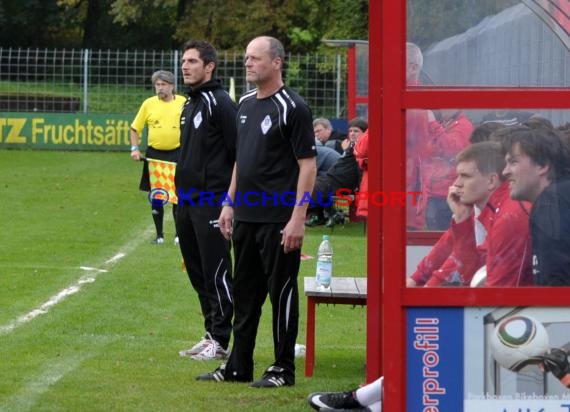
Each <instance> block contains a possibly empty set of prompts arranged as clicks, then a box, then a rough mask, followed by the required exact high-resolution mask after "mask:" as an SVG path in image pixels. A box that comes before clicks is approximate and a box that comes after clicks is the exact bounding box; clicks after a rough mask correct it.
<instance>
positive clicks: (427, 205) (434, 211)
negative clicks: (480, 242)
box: [418, 109, 473, 230]
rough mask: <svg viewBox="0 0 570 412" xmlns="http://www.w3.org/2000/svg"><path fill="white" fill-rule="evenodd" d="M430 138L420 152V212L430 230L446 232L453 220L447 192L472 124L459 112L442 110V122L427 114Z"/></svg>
mask: <svg viewBox="0 0 570 412" xmlns="http://www.w3.org/2000/svg"><path fill="white" fill-rule="evenodd" d="M428 117H429V119H430V123H429V137H428V140H427V142H426V143H425V144H424V145H422V148H421V151H420V167H419V177H420V183H421V192H422V195H421V199H420V204H419V206H418V207H419V210H420V213H422V212H423V213H425V216H426V227H427V229H428V230H445V229H447V228H448V227H449V223H450V221H451V210H450V209H449V207H448V205H447V194H448V189H449V187H450V186H451V185H452V183H453V181H454V180H455V177H456V176H457V174H456V171H455V156H457V154H458V153H459V152H460V151H461V150H462V149H464V148H465V147H467V145H468V144H469V136H471V132H472V131H473V125H472V124H471V121H470V120H469V119H468V118H467V116H466V115H465V114H464V113H463V112H462V111H461V110H457V109H443V110H441V121H438V120H436V119H435V118H434V117H433V115H432V114H431V112H429V113H428Z"/></svg>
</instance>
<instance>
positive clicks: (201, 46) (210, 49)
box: [182, 40, 218, 77]
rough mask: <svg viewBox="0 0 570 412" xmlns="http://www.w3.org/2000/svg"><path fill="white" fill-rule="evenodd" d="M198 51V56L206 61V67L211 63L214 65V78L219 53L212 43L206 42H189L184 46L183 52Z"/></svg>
mask: <svg viewBox="0 0 570 412" xmlns="http://www.w3.org/2000/svg"><path fill="white" fill-rule="evenodd" d="M190 49H196V50H198V54H199V55H200V58H201V59H202V60H203V61H204V65H207V64H209V63H214V70H212V77H214V74H215V73H216V69H217V68H218V52H217V51H216V49H215V48H214V46H212V45H211V44H210V43H208V42H207V41H205V40H188V41H187V42H186V43H184V45H183V46H182V50H183V51H186V50H190Z"/></svg>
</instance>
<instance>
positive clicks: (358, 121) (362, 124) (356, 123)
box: [348, 117, 368, 132]
mask: <svg viewBox="0 0 570 412" xmlns="http://www.w3.org/2000/svg"><path fill="white" fill-rule="evenodd" d="M348 127H349V128H350V127H358V128H359V129H360V130H362V131H363V132H365V131H366V130H367V129H368V122H367V121H366V120H364V119H363V118H361V117H355V118H354V119H352V120H351V121H350V122H348Z"/></svg>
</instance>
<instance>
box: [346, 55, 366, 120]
mask: <svg viewBox="0 0 570 412" xmlns="http://www.w3.org/2000/svg"><path fill="white" fill-rule="evenodd" d="M356 47H357V45H356V44H353V45H351V46H349V47H348V50H347V82H348V83H347V93H348V97H347V114H348V120H352V119H354V118H355V117H356V115H357V110H356V108H357V107H358V105H359V104H368V96H361V95H358V94H357V87H356V82H357V80H358V79H357V75H356V74H357V72H358V70H357V65H358V61H357V59H356Z"/></svg>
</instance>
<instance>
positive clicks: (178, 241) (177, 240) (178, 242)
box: [174, 236, 180, 246]
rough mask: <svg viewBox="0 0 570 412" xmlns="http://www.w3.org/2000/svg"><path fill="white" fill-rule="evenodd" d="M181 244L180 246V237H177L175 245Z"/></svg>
mask: <svg viewBox="0 0 570 412" xmlns="http://www.w3.org/2000/svg"><path fill="white" fill-rule="evenodd" d="M179 244H180V239H178V236H176V237H175V238H174V245H175V246H178V245H179Z"/></svg>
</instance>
